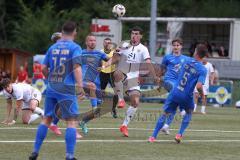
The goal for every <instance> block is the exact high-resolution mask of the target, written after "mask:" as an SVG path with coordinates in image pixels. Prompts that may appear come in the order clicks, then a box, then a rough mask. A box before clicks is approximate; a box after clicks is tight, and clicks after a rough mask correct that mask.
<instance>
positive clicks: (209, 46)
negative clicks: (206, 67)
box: [204, 41, 212, 57]
mask: <svg viewBox="0 0 240 160" xmlns="http://www.w3.org/2000/svg"><path fill="white" fill-rule="evenodd" d="M204 44H205V45H206V46H207V49H208V54H209V55H208V56H207V57H212V47H211V45H210V43H209V42H208V41H205V42H204Z"/></svg>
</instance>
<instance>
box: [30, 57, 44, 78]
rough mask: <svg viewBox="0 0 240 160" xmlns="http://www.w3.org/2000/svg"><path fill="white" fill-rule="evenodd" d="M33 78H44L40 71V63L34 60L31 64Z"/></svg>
mask: <svg viewBox="0 0 240 160" xmlns="http://www.w3.org/2000/svg"><path fill="white" fill-rule="evenodd" d="M33 78H34V79H45V77H44V75H43V72H42V65H41V64H40V63H39V62H38V61H35V62H34V64H33Z"/></svg>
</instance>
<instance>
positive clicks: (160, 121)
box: [152, 114, 167, 138]
mask: <svg viewBox="0 0 240 160" xmlns="http://www.w3.org/2000/svg"><path fill="white" fill-rule="evenodd" d="M166 118H167V116H166V115H165V114H162V115H161V116H160V117H159V118H158V121H157V124H156V126H155V129H154V131H153V134H152V136H153V137H154V138H157V135H158V132H159V130H160V129H161V128H162V127H163V125H164V123H165V120H166Z"/></svg>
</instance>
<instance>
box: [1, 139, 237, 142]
mask: <svg viewBox="0 0 240 160" xmlns="http://www.w3.org/2000/svg"><path fill="white" fill-rule="evenodd" d="M77 142H78V143H96V142H99V143H116V142H117V143H146V142H147V140H77ZM156 142H174V140H156ZM182 142H183V143H209V142H215V143H218V142H221V143H229V142H230V143H233V142H236V143H239V142H240V140H234V139H233V140H217V139H215V140H183V141H182ZM0 143H34V141H33V140H21V141H20V140H19V141H0ZM44 143H65V141H64V140H46V141H44Z"/></svg>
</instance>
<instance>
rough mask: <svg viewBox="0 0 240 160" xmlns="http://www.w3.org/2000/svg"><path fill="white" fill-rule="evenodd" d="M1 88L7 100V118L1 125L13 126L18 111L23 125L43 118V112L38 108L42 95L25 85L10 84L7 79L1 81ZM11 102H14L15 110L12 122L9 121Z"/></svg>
mask: <svg viewBox="0 0 240 160" xmlns="http://www.w3.org/2000/svg"><path fill="white" fill-rule="evenodd" d="M1 87H2V88H3V95H4V96H5V97H6V100H7V116H6V118H5V120H4V121H3V122H2V123H4V124H8V125H13V124H15V123H16V120H17V116H18V113H19V111H20V110H22V122H23V124H30V123H32V122H33V121H35V120H36V119H38V118H40V117H42V116H43V110H42V109H41V108H39V107H38V106H39V103H40V101H41V99H42V94H41V92H40V91H39V90H38V89H36V88H33V87H32V86H31V85H29V84H26V83H11V81H10V79H8V78H5V79H2V80H1ZM13 100H16V108H15V110H14V117H13V120H10V114H11V110H12V106H13Z"/></svg>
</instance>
